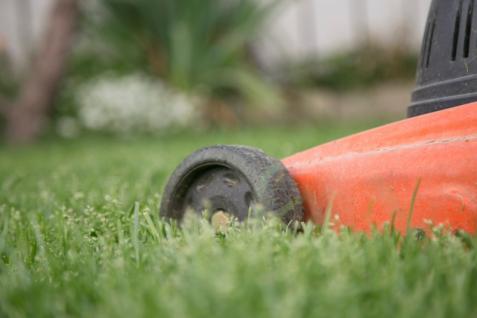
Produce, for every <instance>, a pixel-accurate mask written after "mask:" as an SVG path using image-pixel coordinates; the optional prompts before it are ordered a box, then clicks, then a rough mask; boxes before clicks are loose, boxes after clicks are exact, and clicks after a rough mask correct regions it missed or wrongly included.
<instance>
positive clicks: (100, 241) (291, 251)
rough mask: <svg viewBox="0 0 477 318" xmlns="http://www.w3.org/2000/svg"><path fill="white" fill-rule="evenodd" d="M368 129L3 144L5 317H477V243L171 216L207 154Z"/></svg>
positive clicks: (1, 303)
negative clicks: (188, 160) (177, 172)
mask: <svg viewBox="0 0 477 318" xmlns="http://www.w3.org/2000/svg"><path fill="white" fill-rule="evenodd" d="M362 128H363V125H353V126H349V127H343V126H342V127H338V126H328V127H322V128H319V127H316V128H310V127H305V128H301V129H252V130H247V131H242V132H228V133H222V132H215V133H208V134H204V135H201V134H196V133H195V134H194V133H190V134H180V135H174V136H168V137H161V138H156V139H153V138H140V139H129V140H122V141H121V140H113V139H110V138H106V137H102V138H99V137H94V138H93V137H89V138H83V139H79V140H75V141H60V140H49V141H44V142H42V143H40V144H38V145H35V146H30V147H26V148H17V149H14V148H9V147H5V146H3V147H1V148H0V317H3V316H6V317H62V316H83V317H274V318H275V317H432V318H437V317H477V252H476V248H477V240H476V239H475V238H469V237H461V238H459V237H456V236H448V235H436V237H434V238H432V239H429V238H422V237H421V238H419V237H415V236H412V237H408V238H407V239H403V238H401V237H399V236H398V235H397V234H395V233H390V232H387V233H384V234H382V233H381V234H374V235H371V237H367V236H364V235H362V234H359V233H349V232H347V231H345V232H343V233H341V234H340V235H337V234H336V233H334V232H331V231H328V230H326V229H320V228H316V227H314V226H312V225H311V224H309V225H306V226H305V228H304V231H303V232H302V233H298V234H297V233H294V231H293V230H290V229H289V230H286V229H284V228H283V226H282V225H281V224H280V223H278V222H276V221H275V220H253V221H251V222H249V223H247V224H242V225H235V226H232V227H231V228H229V229H228V230H227V232H226V233H225V234H217V233H215V231H214V230H213V229H212V228H211V227H210V226H209V225H208V224H207V223H206V222H204V221H202V220H192V219H191V220H188V221H187V222H186V223H185V225H184V227H183V228H182V229H181V230H179V229H178V228H176V227H174V226H171V225H169V224H166V223H164V222H162V221H161V220H159V218H158V215H157V210H158V205H159V201H160V192H161V189H162V187H163V184H164V182H165V180H166V178H167V175H168V174H169V173H170V172H171V171H172V169H173V168H174V167H175V166H176V165H177V164H178V163H179V161H180V160H181V159H182V158H183V157H184V156H186V155H187V154H189V153H190V152H191V151H193V150H195V149H197V148H199V147H201V146H205V145H209V144H215V143H232V144H237V143H241V144H248V145H253V146H258V147H260V148H263V149H264V150H265V151H266V152H268V153H269V154H271V155H274V156H277V157H283V156H286V155H289V154H292V153H294V152H296V151H299V150H302V149H305V148H308V147H310V146H313V145H316V144H319V143H322V142H324V141H326V140H330V139H333V138H336V137H339V136H342V135H346V134H348V133H352V132H354V131H358V130H361V129H362ZM356 195H359V194H356Z"/></svg>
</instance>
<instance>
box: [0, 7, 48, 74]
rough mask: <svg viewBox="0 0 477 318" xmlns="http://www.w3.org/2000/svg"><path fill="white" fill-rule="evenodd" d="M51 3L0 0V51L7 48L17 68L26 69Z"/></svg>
mask: <svg viewBox="0 0 477 318" xmlns="http://www.w3.org/2000/svg"><path fill="white" fill-rule="evenodd" d="M52 3H53V0H0V49H1V47H4V48H5V49H6V51H7V52H8V55H9V56H10V58H11V60H12V63H13V64H14V67H15V68H16V69H21V68H24V67H26V66H27V64H28V63H27V62H28V60H29V56H30V54H31V51H32V48H33V47H34V46H35V44H37V43H38V40H39V39H40V36H41V34H42V32H43V30H44V27H45V24H46V21H47V19H48V13H49V11H50V9H51V5H52ZM27 8H29V10H28V9H27Z"/></svg>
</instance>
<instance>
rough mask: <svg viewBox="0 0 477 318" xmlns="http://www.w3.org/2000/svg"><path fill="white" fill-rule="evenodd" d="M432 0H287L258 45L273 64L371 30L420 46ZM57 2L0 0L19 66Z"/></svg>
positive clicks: (335, 47) (351, 41)
mask: <svg viewBox="0 0 477 318" xmlns="http://www.w3.org/2000/svg"><path fill="white" fill-rule="evenodd" d="M158 1H160V0H158ZM178 1H181V0H178ZM257 1H258V0H257ZM261 1H264V0H261ZM430 1H431V0H285V1H284V4H282V6H281V7H280V8H279V9H278V10H277V12H276V14H275V16H273V17H272V18H271V19H270V21H269V22H268V23H267V26H266V28H265V30H264V32H263V34H262V35H261V36H260V37H259V40H258V41H257V44H256V47H257V48H258V53H259V55H260V56H261V60H263V61H265V62H268V63H271V64H273V62H274V61H277V60H283V59H297V58H300V57H303V56H310V55H313V56H319V55H321V56H323V55H328V54H330V53H333V52H336V51H339V50H343V49H348V48H350V47H353V46H356V45H357V44H359V43H360V41H361V40H362V37H363V34H366V33H368V34H369V36H370V37H371V38H372V39H373V40H378V41H381V42H385V43H386V42H387V43H391V42H394V43H395V42H399V43H401V42H408V43H402V44H403V45H404V44H406V45H410V46H411V47H412V48H414V49H417V48H418V46H419V43H420V41H421V35H422V33H423V28H424V24H425V19H426V16H427V10H428V6H429V3H430ZM52 2H53V0H0V47H1V46H2V44H1V43H2V42H3V43H4V44H3V46H6V47H7V50H8V53H9V55H10V56H11V57H12V60H13V62H14V64H15V67H16V68H17V69H18V68H21V67H25V66H26V65H27V61H28V56H29V54H30V52H31V48H32V47H33V46H34V44H35V43H37V41H38V39H39V36H40V35H41V33H42V31H43V29H44V26H45V22H46V20H47V18H48V11H49V10H50V8H51V4H52ZM22 5H24V6H23V8H24V7H25V6H26V7H28V6H29V7H30V8H31V12H30V13H28V12H27V11H25V10H22ZM28 16H30V17H28ZM403 26H404V28H403ZM22 30H23V31H22ZM366 30H368V31H366ZM30 33H31V34H30ZM22 34H23V36H22ZM25 34H26V35H25ZM30 42H31V43H30Z"/></svg>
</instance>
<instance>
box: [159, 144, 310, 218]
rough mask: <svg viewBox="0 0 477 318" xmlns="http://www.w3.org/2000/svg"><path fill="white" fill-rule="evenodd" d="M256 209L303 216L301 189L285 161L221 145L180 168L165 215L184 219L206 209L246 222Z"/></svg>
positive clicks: (171, 185)
mask: <svg viewBox="0 0 477 318" xmlns="http://www.w3.org/2000/svg"><path fill="white" fill-rule="evenodd" d="M255 208H257V209H261V210H262V211H265V212H272V213H274V214H276V215H277V216H279V217H280V218H281V219H282V220H283V221H284V222H285V223H289V222H290V221H294V220H297V221H301V220H302V219H303V206H302V200H301V196H300V192H299V191H298V188H297V186H296V184H295V181H294V180H293V179H292V177H291V176H290V174H289V173H288V171H287V169H286V168H285V166H283V164H282V163H281V161H279V160H277V159H274V158H271V157H269V156H267V155H266V154H265V153H264V152H263V151H261V150H259V149H255V148H251V147H244V146H227V145H217V146H212V147H207V148H203V149H200V150H198V151H196V152H194V153H193V154H192V155H190V156H189V157H187V158H186V159H185V160H184V161H183V162H182V163H181V164H180V165H179V166H178V167H177V168H176V170H175V171H174V172H173V173H172V175H171V177H170V178H169V181H168V183H167V185H166V187H165V189H164V192H163V196H162V201H161V207H160V215H161V216H162V217H165V218H169V219H175V220H179V221H180V220H182V218H183V216H184V214H185V212H186V211H188V210H190V211H193V212H195V213H198V214H202V213H204V212H205V211H207V213H208V215H209V216H211V217H212V216H213V215H214V214H221V213H226V214H228V215H231V216H233V217H235V218H237V219H238V220H240V221H243V220H245V219H246V218H247V217H248V216H249V215H250V213H251V212H253V211H254V209H255Z"/></svg>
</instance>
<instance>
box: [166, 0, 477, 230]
mask: <svg viewBox="0 0 477 318" xmlns="http://www.w3.org/2000/svg"><path fill="white" fill-rule="evenodd" d="M476 1H477V0H433V2H432V4H431V8H430V11H429V15H428V19H427V25H426V30H425V34H424V39H423V43H422V50H421V55H420V59H419V64H418V70H417V85H416V88H415V90H414V92H413V94H412V101H411V105H410V106H409V107H408V118H407V119H405V120H402V121H399V122H395V123H392V124H388V125H385V126H381V127H378V128H375V129H371V130H369V131H365V132H362V133H358V134H355V135H352V136H349V137H346V138H343V139H339V140H336V141H332V142H329V143H326V144H323V145H320V146H317V147H315V148H312V149H309V150H306V151H303V152H300V153H298V154H295V155H292V156H290V157H288V158H285V159H283V160H281V161H280V160H277V159H274V158H271V157H269V156H267V155H266V154H265V153H264V152H262V151H261V150H258V149H255V148H251V147H245V146H228V145H218V146H211V147H207V148H203V149H200V150H198V151H196V152H194V153H193V154H192V155H190V156H189V157H188V158H186V159H185V160H184V161H183V162H182V163H181V164H180V165H179V166H178V168H177V169H176V170H175V171H174V172H173V174H172V175H171V177H170V179H169V181H168V183H167V185H166V187H165V190H164V193H163V198H162V202H161V207H160V214H161V216H163V217H166V218H172V219H176V220H181V219H182V218H183V216H184V214H185V213H186V211H188V210H191V211H195V212H196V213H202V212H203V211H205V210H206V211H209V212H210V218H211V219H213V218H214V217H216V216H220V217H223V216H224V215H226V216H233V217H234V218H236V219H238V220H244V219H246V218H247V217H248V216H249V215H250V213H251V211H252V212H253V210H254V207H256V206H259V207H261V209H263V210H266V211H270V212H272V213H274V214H276V215H277V216H279V217H280V218H281V219H282V220H283V221H284V222H286V223H290V222H292V221H295V220H297V221H312V222H314V223H316V224H323V223H324V222H327V220H333V224H334V226H345V227H348V228H351V229H353V230H357V231H365V232H369V231H372V230H373V229H378V230H379V229H382V228H383V227H384V226H386V224H387V225H389V226H392V227H393V228H394V229H396V230H397V231H399V232H401V233H406V232H407V231H408V230H409V229H416V230H423V231H425V232H428V231H430V229H431V228H432V227H434V226H442V227H445V228H446V229H449V230H450V231H465V232H468V233H472V234H475V233H476V232H477V14H474V11H475V10H474V6H475V5H476ZM475 9H477V7H476V8H475Z"/></svg>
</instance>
